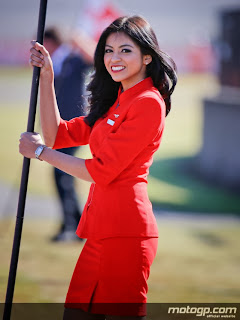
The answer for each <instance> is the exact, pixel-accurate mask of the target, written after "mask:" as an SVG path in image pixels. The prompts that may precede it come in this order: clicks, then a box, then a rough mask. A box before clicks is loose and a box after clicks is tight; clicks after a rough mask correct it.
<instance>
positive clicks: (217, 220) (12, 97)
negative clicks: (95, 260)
mask: <svg viewBox="0 0 240 320" xmlns="http://www.w3.org/2000/svg"><path fill="white" fill-rule="evenodd" d="M38 10H39V1H36V0H35V1H31V0H22V1H13V0H2V1H1V3H0V25H1V28H0V132H1V134H0V146H1V151H0V164H1V166H0V240H1V241H0V256H1V260H0V302H2V301H4V297H5V290H6V285H7V277H8V267H9V262H10V255H11V246H12V239H13V231H14V226H15V215H16V207H17V201H18V188H19V182H20V176H21V167H22V157H21V155H19V154H18V139H19V136H20V133H21V132H23V131H25V130H26V126H27V114H28V107H29V97H30V90H31V77H32V70H31V68H30V67H29V66H28V59H29V48H30V40H32V39H34V38H35V34H36V28H37V20H38ZM125 14H128V15H129V14H130V15H132V14H140V15H143V16H144V17H145V18H147V20H148V21H149V22H150V24H151V25H152V27H153V29H154V30H155V32H156V35H157V37H158V40H159V44H160V47H161V49H162V50H163V51H165V52H167V53H169V54H170V56H172V58H173V59H174V60H175V62H176V64H177V67H178V75H179V81H178V84H177V87H176V89H175V91H174V94H173V96H172V111H171V113H170V114H169V116H168V117H167V119H166V130H165V135H164V138H163V141H162V145H161V147H160V149H159V151H158V152H157V153H156V154H155V157H154V163H153V165H152V167H151V170H150V176H149V197H150V200H151V201H152V203H153V208H154V212H155V215H156V218H157V221H158V224H159V234H160V240H159V249H158V255H157V258H156V260H155V262H154V265H153V268H152V274H151V277H150V282H149V302H187V303H188V302H189V303H190V302H206V303H207V302H239V298H240V280H239V276H238V272H239V267H240V250H239V249H240V239H239V231H240V223H239V222H240V220H239V217H240V148H239V137H240V126H239V119H240V99H239V98H240V31H239V30H240V6H239V1H238V0H228V1H226V0H225V1H224V0H202V1H190V0H181V1H173V0H170V1H162V0H158V1H155V0H149V1H143V0H138V1H137V0H131V1H127V0H121V1H120V0H114V1H100V0H98V1H97V0H91V1H90V0H88V1H84V0H80V1H76V0H68V1H64V0H55V1H51V0H49V1H48V10H47V18H46V26H47V27H49V26H57V27H59V28H60V30H61V33H62V35H63V36H64V37H65V39H66V41H69V43H70V40H71V41H72V40H73V39H72V38H73V35H74V36H76V35H77V33H78V31H80V30H81V31H82V30H84V32H86V33H87V34H88V35H90V36H91V37H93V38H95V39H97V37H98V35H99V32H101V30H102V28H104V26H105V25H106V24H109V23H110V22H111V21H112V20H113V17H115V16H119V15H125ZM35 128H36V129H35V131H37V132H40V124H39V117H38V115H37V119H36V125H35ZM78 155H79V156H80V157H84V158H87V157H89V156H90V152H89V149H88V147H87V146H86V147H81V148H80V150H79V151H78ZM88 190H89V184H88V183H86V182H81V181H78V182H77V192H78V196H79V198H81V204H82V205H84V203H85V201H86V197H87V194H88ZM60 210H61V208H60V206H59V203H58V201H57V197H56V192H55V189H54V185H53V176H52V169H51V168H50V166H48V165H47V164H45V163H39V162H38V161H32V162H31V170H30V179H29V188H28V197H27V204H26V211H25V212H26V213H25V215H26V219H25V224H24V230H23V239H22V245H21V252H20V260H19V267H18V274H17V282H16V288H15V296H14V299H15V301H16V302H63V301H64V298H65V294H66V290H67V287H68V283H69V280H70V277H71V274H72V270H73V267H74V265H75V262H76V259H77V257H78V255H79V251H80V250H81V248H82V246H83V244H82V243H81V242H77V243H76V242H74V243H64V244H59V243H51V242H49V237H50V236H51V235H52V233H54V231H55V229H56V226H57V222H58V219H59V211H60ZM176 266H177V268H176Z"/></svg>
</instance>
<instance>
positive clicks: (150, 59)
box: [143, 54, 152, 65]
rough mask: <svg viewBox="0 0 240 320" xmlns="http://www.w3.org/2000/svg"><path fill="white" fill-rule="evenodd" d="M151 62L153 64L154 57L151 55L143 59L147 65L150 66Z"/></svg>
mask: <svg viewBox="0 0 240 320" xmlns="http://www.w3.org/2000/svg"><path fill="white" fill-rule="evenodd" d="M151 62H152V56H151V55H150V54H147V55H145V56H144V57H143V63H144V64H145V65H148V64H149V63H151Z"/></svg>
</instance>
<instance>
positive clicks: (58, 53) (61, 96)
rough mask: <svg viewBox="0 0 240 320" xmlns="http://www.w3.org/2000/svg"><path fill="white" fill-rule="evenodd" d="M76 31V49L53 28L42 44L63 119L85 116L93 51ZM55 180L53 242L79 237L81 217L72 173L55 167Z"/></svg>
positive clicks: (67, 151) (71, 150)
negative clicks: (58, 216)
mask: <svg viewBox="0 0 240 320" xmlns="http://www.w3.org/2000/svg"><path fill="white" fill-rule="evenodd" d="M85 40H86V38H84V40H83V39H82V37H81V34H80V32H79V33H78V51H79V52H74V51H73V50H72V48H71V46H70V45H69V44H67V43H66V42H64V41H63V39H62V36H61V34H60V30H58V28H56V27H51V28H48V29H46V31H45V34H44V46H45V48H46V49H47V51H48V52H49V54H50V56H51V59H52V62H53V69H54V86H55V92H56V98H57V103H58V108H59V112H60V115H61V117H62V118H63V119H65V120H70V119H72V118H75V117H78V116H82V115H84V100H83V88H84V82H85V77H86V74H87V72H88V70H89V68H90V65H91V63H92V61H93V50H91V49H89V47H88V46H87V45H86V42H85ZM77 150H78V147H70V148H63V149H59V150H58V151H59V152H62V153H65V154H68V155H71V156H74V155H75V154H76V152H77ZM54 182H55V185H56V190H57V193H58V197H59V201H60V204H61V208H62V215H63V217H62V223H61V226H60V230H59V232H58V233H57V234H56V235H54V236H53V237H52V241H72V240H79V237H77V235H76V233H75V232H76V229H77V226H78V223H79V220H80V218H81V206H80V204H79V201H78V197H77V194H76V190H75V179H74V177H73V176H72V175H69V174H67V173H66V172H64V171H62V170H60V169H57V168H54Z"/></svg>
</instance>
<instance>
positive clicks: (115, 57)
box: [111, 52, 121, 62]
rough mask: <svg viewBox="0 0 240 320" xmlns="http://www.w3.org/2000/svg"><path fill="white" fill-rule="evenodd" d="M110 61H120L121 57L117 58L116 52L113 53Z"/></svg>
mask: <svg viewBox="0 0 240 320" xmlns="http://www.w3.org/2000/svg"><path fill="white" fill-rule="evenodd" d="M111 60H112V62H116V61H120V60H121V57H120V56H119V54H118V52H115V53H113V54H112V56H111Z"/></svg>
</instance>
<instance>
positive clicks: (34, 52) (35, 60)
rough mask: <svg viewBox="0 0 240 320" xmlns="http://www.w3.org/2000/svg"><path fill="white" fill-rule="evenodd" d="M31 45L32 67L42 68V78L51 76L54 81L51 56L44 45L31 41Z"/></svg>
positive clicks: (30, 61) (30, 60)
mask: <svg viewBox="0 0 240 320" xmlns="http://www.w3.org/2000/svg"><path fill="white" fill-rule="evenodd" d="M31 45H32V47H31V49H30V52H31V55H30V59H29V63H30V64H31V65H32V66H35V67H39V68H41V76H49V77H50V79H51V80H53V78H54V73H53V64H52V59H51V57H50V54H49V53H48V51H47V50H46V48H45V47H44V46H43V45H41V44H40V43H38V42H36V41H35V40H32V41H31Z"/></svg>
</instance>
